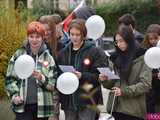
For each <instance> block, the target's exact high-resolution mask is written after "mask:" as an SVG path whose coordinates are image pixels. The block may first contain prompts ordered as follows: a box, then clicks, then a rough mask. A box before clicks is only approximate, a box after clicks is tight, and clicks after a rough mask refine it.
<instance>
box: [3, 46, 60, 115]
mask: <svg viewBox="0 0 160 120" xmlns="http://www.w3.org/2000/svg"><path fill="white" fill-rule="evenodd" d="M23 54H27V52H26V50H25V49H24V48H21V49H18V50H17V51H16V52H15V54H14V55H13V56H12V58H11V59H10V61H9V64H8V69H7V75H6V80H5V85H6V90H7V93H8V95H9V96H10V97H13V96H16V95H20V89H21V84H22V81H23V80H22V79H20V78H18V76H17V75H16V73H15V70H14V64H15V60H16V59H17V58H18V57H19V56H20V55H23ZM37 60H38V62H37V63H38V64H37V70H38V71H40V72H41V73H42V74H43V75H44V82H43V83H40V82H38V83H37V84H39V85H38V88H37V104H38V111H37V117H50V116H54V115H55V114H56V111H55V110H54V109H55V108H54V106H55V105H54V103H56V101H53V98H54V97H56V95H57V94H56V92H57V91H55V90H54V91H50V90H48V88H47V85H52V86H55V83H56V79H57V68H56V66H55V61H54V59H53V57H52V56H51V55H50V54H49V52H48V50H44V51H43V53H42V54H41V55H39V57H38V59H37ZM44 62H48V66H46V65H44V64H43V63H44ZM24 69H25V68H24ZM23 87H24V89H26V85H25V84H24V85H23ZM24 106H25V103H24V104H23V105H18V106H16V105H13V111H15V112H19V113H20V112H23V111H24Z"/></svg>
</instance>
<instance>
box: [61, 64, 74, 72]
mask: <svg viewBox="0 0 160 120" xmlns="http://www.w3.org/2000/svg"><path fill="white" fill-rule="evenodd" d="M59 67H60V69H61V70H62V71H63V72H75V71H76V70H75V68H74V67H73V66H71V65H59Z"/></svg>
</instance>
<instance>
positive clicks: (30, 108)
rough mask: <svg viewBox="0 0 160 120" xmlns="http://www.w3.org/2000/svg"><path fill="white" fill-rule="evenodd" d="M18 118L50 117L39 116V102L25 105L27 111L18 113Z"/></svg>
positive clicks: (19, 119)
mask: <svg viewBox="0 0 160 120" xmlns="http://www.w3.org/2000/svg"><path fill="white" fill-rule="evenodd" d="M16 120H48V118H37V104H31V105H25V112H23V113H16Z"/></svg>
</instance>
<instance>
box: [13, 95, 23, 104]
mask: <svg viewBox="0 0 160 120" xmlns="http://www.w3.org/2000/svg"><path fill="white" fill-rule="evenodd" d="M12 102H13V103H14V104H15V105H19V104H22V103H23V98H22V97H21V96H13V97H12Z"/></svg>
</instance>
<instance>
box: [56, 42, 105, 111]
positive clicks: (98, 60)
mask: <svg viewBox="0 0 160 120" xmlns="http://www.w3.org/2000/svg"><path fill="white" fill-rule="evenodd" d="M71 52H72V43H70V44H69V45H68V46H66V48H65V49H63V50H62V51H61V52H60V54H59V56H58V62H59V64H61V65H71V59H72V58H71ZM86 59H88V60H89V61H90V64H89V65H85V64H84V61H85V60H86ZM106 61H107V56H106V55H105V53H104V52H103V51H102V50H101V49H99V48H96V47H95V45H94V44H92V43H91V42H90V41H87V40H85V42H84V43H83V45H82V47H81V48H80V49H79V51H78V53H77V54H76V56H75V64H74V65H73V66H74V68H75V69H76V70H77V71H79V72H81V73H82V77H81V79H80V80H79V81H80V84H79V88H78V90H77V91H76V92H75V93H74V94H71V95H63V94H61V98H60V101H61V106H62V109H68V105H69V102H70V100H71V96H72V98H73V96H74V98H75V99H74V106H75V109H74V110H77V109H79V108H82V107H86V106H87V105H92V104H93V102H92V101H91V100H90V99H85V98H83V97H82V95H87V96H88V94H89V93H90V92H91V91H92V92H93V91H95V93H94V94H93V96H92V98H93V100H94V102H95V103H96V104H102V102H103V101H102V92H101V87H100V83H99V81H98V76H99V71H98V70H97V67H102V66H108V62H106ZM86 83H88V84H91V85H93V88H92V89H91V90H90V91H89V92H86V91H85V90H84V89H83V88H82V87H83V85H84V84H86Z"/></svg>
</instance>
